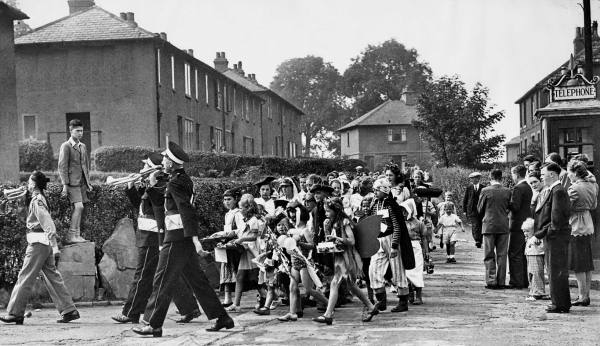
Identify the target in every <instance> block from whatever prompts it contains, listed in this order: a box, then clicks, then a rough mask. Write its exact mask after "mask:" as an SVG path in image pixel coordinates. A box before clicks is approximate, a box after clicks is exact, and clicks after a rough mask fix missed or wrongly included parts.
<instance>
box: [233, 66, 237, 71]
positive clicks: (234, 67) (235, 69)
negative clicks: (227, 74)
mask: <svg viewBox="0 0 600 346" xmlns="http://www.w3.org/2000/svg"><path fill="white" fill-rule="evenodd" d="M233 70H234V71H235V72H237V70H238V69H237V64H233Z"/></svg>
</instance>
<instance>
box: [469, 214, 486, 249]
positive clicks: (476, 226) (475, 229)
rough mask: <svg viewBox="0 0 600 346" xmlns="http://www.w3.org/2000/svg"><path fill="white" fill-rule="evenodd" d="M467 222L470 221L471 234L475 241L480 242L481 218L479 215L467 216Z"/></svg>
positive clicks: (481, 237)
mask: <svg viewBox="0 0 600 346" xmlns="http://www.w3.org/2000/svg"><path fill="white" fill-rule="evenodd" d="M469 222H471V234H473V239H474V240H475V243H479V244H481V242H482V239H483V236H482V235H481V227H482V224H483V218H482V217H481V216H469Z"/></svg>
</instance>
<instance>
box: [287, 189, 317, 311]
mask: <svg viewBox="0 0 600 346" xmlns="http://www.w3.org/2000/svg"><path fill="white" fill-rule="evenodd" d="M287 214H288V218H289V220H290V221H291V222H292V223H293V224H294V226H295V227H294V228H292V229H290V230H289V231H288V235H289V236H291V237H293V238H294V239H295V240H296V244H297V247H298V250H299V251H300V254H299V253H296V252H292V253H291V260H292V261H291V262H292V268H291V276H292V277H291V278H290V312H289V313H287V314H286V315H284V316H282V317H280V318H278V319H279V320H280V321H284V322H285V321H296V320H298V318H299V317H302V316H304V311H303V308H302V304H301V303H300V291H299V289H298V284H299V283H300V282H302V283H303V285H304V290H305V292H306V295H307V296H313V297H315V298H316V299H317V300H319V301H320V302H322V303H323V304H325V305H327V303H328V301H327V298H325V296H324V295H323V293H321V292H320V291H317V290H315V289H314V288H313V286H314V283H313V280H312V279H311V277H310V275H309V273H308V269H307V268H308V267H307V263H306V260H308V258H309V257H310V253H311V251H313V250H314V247H315V246H314V243H313V239H312V234H311V232H310V231H309V230H308V227H307V226H306V223H307V222H308V215H309V213H308V210H307V209H306V207H304V206H303V205H302V204H300V203H298V202H296V201H294V202H292V203H290V204H289V205H288V207H287Z"/></svg>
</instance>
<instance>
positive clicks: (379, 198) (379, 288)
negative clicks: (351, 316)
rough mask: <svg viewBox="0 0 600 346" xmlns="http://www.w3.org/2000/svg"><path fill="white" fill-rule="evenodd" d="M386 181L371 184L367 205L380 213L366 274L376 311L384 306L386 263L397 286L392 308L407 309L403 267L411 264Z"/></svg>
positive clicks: (400, 217)
mask: <svg viewBox="0 0 600 346" xmlns="http://www.w3.org/2000/svg"><path fill="white" fill-rule="evenodd" d="M390 188H391V186H390V182H389V181H388V180H387V179H385V178H384V179H381V178H380V179H378V180H377V181H375V183H374V184H373V190H374V191H376V193H375V194H376V196H375V197H376V198H375V199H374V200H373V204H372V206H371V214H372V215H382V217H383V218H382V220H381V232H380V233H379V237H378V238H379V244H380V248H379V251H377V253H376V254H375V255H373V256H372V257H371V265H370V267H369V277H370V280H371V288H372V289H373V291H374V292H375V297H376V298H377V304H376V307H377V308H378V309H379V311H384V310H385V309H386V308H387V298H386V291H385V278H384V276H385V272H386V270H387V268H388V266H389V267H390V269H391V271H392V283H393V284H394V286H396V287H397V288H398V298H399V302H398V305H397V306H396V307H395V308H393V309H392V312H404V311H408V280H407V277H406V270H407V269H413V268H414V267H415V263H414V256H413V251H412V244H411V243H410V238H409V236H408V230H407V228H406V224H405V223H404V217H403V215H402V211H401V210H400V206H399V205H398V204H397V203H396V201H395V200H394V197H393V196H392V195H391V193H390Z"/></svg>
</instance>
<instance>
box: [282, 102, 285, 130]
mask: <svg viewBox="0 0 600 346" xmlns="http://www.w3.org/2000/svg"><path fill="white" fill-rule="evenodd" d="M284 108H285V107H283V104H281V124H282V125H283V126H285V109H284Z"/></svg>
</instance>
